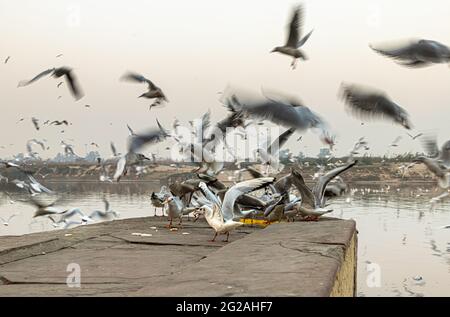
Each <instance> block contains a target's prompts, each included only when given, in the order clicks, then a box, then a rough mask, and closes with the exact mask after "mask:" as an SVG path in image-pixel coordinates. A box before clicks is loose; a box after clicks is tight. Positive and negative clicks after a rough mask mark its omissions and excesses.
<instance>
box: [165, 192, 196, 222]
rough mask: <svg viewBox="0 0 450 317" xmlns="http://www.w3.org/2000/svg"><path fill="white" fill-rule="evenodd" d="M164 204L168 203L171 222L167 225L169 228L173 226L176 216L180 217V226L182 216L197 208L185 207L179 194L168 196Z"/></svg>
mask: <svg viewBox="0 0 450 317" xmlns="http://www.w3.org/2000/svg"><path fill="white" fill-rule="evenodd" d="M164 204H167V205H168V208H167V215H168V216H169V224H168V225H167V227H168V228H172V221H173V219H174V218H179V219H180V222H179V224H178V225H179V226H181V224H182V216H183V215H188V214H190V213H191V212H194V211H195V210H197V208H196V207H185V206H184V205H183V202H182V201H181V199H180V198H179V197H177V196H172V195H171V196H168V197H167V198H166V200H165V201H164Z"/></svg>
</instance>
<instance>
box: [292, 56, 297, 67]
mask: <svg viewBox="0 0 450 317" xmlns="http://www.w3.org/2000/svg"><path fill="white" fill-rule="evenodd" d="M291 67H292V69H295V68H296V67H297V59H296V58H295V57H294V59H293V60H292V63H291Z"/></svg>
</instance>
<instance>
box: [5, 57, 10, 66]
mask: <svg viewBox="0 0 450 317" xmlns="http://www.w3.org/2000/svg"><path fill="white" fill-rule="evenodd" d="M10 58H11V56H8V57H7V58H6V59H5V64H6V63H8V61H9V59H10Z"/></svg>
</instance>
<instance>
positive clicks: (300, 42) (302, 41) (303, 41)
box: [297, 30, 314, 47]
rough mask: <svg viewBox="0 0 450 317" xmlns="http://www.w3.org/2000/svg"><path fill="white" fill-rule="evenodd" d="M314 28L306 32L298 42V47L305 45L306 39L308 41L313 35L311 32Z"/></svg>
mask: <svg viewBox="0 0 450 317" xmlns="http://www.w3.org/2000/svg"><path fill="white" fill-rule="evenodd" d="M313 31H314V30H311V31H309V33H308V34H306V35H305V36H304V37H303V38H302V39H301V40H300V41H299V42H298V44H297V47H302V46H303V45H305V43H306V41H308V39H309V37H310V36H311V34H312V33H313Z"/></svg>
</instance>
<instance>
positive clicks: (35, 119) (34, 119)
mask: <svg viewBox="0 0 450 317" xmlns="http://www.w3.org/2000/svg"><path fill="white" fill-rule="evenodd" d="M31 122H33V125H34V128H35V129H36V130H38V131H39V129H40V127H39V119H37V118H35V117H33V118H31Z"/></svg>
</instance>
